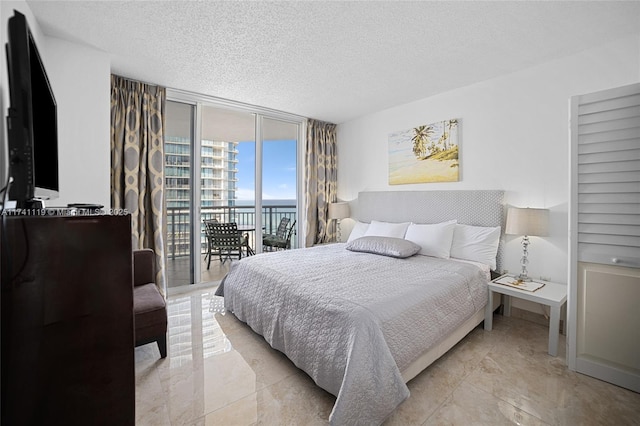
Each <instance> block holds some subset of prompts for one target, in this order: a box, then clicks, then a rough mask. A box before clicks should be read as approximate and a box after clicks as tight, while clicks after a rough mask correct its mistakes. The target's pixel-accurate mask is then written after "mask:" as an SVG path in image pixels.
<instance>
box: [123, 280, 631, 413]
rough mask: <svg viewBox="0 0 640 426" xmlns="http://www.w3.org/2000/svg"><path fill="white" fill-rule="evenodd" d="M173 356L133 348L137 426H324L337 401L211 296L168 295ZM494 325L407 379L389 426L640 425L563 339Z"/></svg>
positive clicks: (622, 395) (535, 329)
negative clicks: (556, 345) (568, 361)
mask: <svg viewBox="0 0 640 426" xmlns="http://www.w3.org/2000/svg"><path fill="white" fill-rule="evenodd" d="M168 307H169V356H168V357H167V358H166V359H164V360H161V359H160V358H159V352H158V349H157V347H156V346H155V344H150V345H146V346H141V347H139V348H137V349H136V352H135V356H136V364H135V366H136V424H137V425H153V426H161V425H173V426H176V425H254V424H261V425H326V424H328V422H327V419H328V417H329V413H330V412H331V408H332V406H333V403H334V399H335V398H334V397H333V396H332V395H330V394H328V393H327V392H325V391H323V390H322V389H320V388H319V387H317V386H316V385H315V384H314V383H313V381H312V380H311V379H310V378H309V377H308V376H307V375H306V374H305V373H303V372H301V371H300V370H298V369H297V368H296V367H295V366H294V365H293V364H292V363H291V362H290V361H289V360H288V359H287V358H286V357H285V356H284V355H282V354H281V353H279V352H277V351H275V350H273V349H271V348H270V347H269V345H268V344H267V343H266V342H265V341H264V340H263V339H262V337H260V336H258V335H256V334H255V333H253V331H251V330H250V329H249V328H248V327H247V326H246V325H244V324H243V323H241V322H239V321H238V320H237V319H236V318H235V317H234V316H233V315H232V314H229V313H227V314H224V313H223V312H224V306H223V301H222V298H219V297H216V296H214V295H213V290H212V289H205V290H199V291H195V292H191V293H186V294H180V295H176V296H172V297H170V298H169V304H168ZM547 339H548V337H547V328H546V327H544V326H541V325H538V324H534V323H532V322H529V321H525V320H521V319H517V318H503V317H501V316H496V317H495V319H494V329H493V331H490V332H487V331H484V330H483V329H482V328H479V327H478V328H476V329H474V330H473V331H472V332H471V333H470V334H469V335H468V336H467V337H466V338H465V339H463V340H462V341H461V342H460V343H458V345H456V346H455V347H454V348H453V349H452V350H450V351H449V352H448V353H447V354H445V355H444V356H443V357H442V358H440V359H439V360H438V361H436V362H435V363H434V364H432V365H431V366H430V367H429V368H427V369H426V370H425V371H423V372H422V373H421V374H420V375H418V376H417V377H416V378H415V379H413V380H412V381H410V382H409V389H410V391H411V396H410V398H409V399H408V400H406V401H405V402H404V403H403V404H402V405H401V406H400V407H399V408H398V409H397V410H396V411H395V413H394V414H393V415H392V416H391V417H390V418H389V419H388V420H387V421H386V422H385V425H443V424H451V425H470V424H477V425H501V424H520V425H547V424H548V425H634V424H635V425H638V424H640V394H637V393H634V392H631V391H628V390H625V389H622V388H619V387H616V386H613V385H610V384H608V383H605V382H602V381H599V380H596V379H593V378H590V377H588V376H584V375H581V374H577V373H574V372H571V371H569V370H568V369H567V368H566V366H565V341H564V336H561V342H560V354H559V356H558V357H557V358H553V357H550V356H549V355H547V352H546V351H547Z"/></svg>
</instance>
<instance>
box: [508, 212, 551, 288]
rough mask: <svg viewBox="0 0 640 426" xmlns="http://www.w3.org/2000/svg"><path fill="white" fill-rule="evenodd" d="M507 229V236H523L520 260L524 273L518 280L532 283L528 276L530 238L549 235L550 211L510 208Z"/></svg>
mask: <svg viewBox="0 0 640 426" xmlns="http://www.w3.org/2000/svg"><path fill="white" fill-rule="evenodd" d="M505 228H506V229H505V231H504V233H505V234H508V235H522V236H523V237H522V258H520V265H521V266H522V272H521V273H520V275H519V276H517V277H516V278H517V279H519V280H522V281H531V278H529V276H528V275H527V265H528V264H529V259H528V258H527V257H528V256H529V252H528V248H529V237H530V236H537V237H546V236H547V235H549V210H548V209H530V208H516V207H510V208H509V211H508V212H507V224H506V227H505Z"/></svg>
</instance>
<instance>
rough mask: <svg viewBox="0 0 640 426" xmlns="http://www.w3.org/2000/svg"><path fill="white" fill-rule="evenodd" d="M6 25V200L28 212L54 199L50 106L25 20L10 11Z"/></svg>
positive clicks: (54, 116) (55, 142)
mask: <svg viewBox="0 0 640 426" xmlns="http://www.w3.org/2000/svg"><path fill="white" fill-rule="evenodd" d="M8 24H9V25H8V28H9V30H8V32H9V34H8V36H9V37H8V42H7V45H6V54H7V67H8V75H9V96H10V99H11V105H10V107H9V111H8V115H7V135H8V148H9V150H8V153H9V176H10V177H11V178H12V179H13V182H12V183H11V186H10V190H9V200H12V201H16V207H18V208H33V207H39V206H42V204H41V202H40V201H39V200H48V199H52V198H57V197H58V192H59V189H60V188H59V184H58V127H57V125H58V120H57V108H56V100H55V97H54V95H53V90H52V89H51V84H50V83H49V78H48V77H47V72H46V71H45V68H44V64H43V63H42V59H41V58H40V54H39V53H38V48H37V46H36V43H35V40H34V38H33V35H32V34H31V31H30V30H29V25H28V24H27V20H26V18H25V16H24V15H23V14H21V13H20V12H18V11H14V15H13V17H11V18H9V23H8Z"/></svg>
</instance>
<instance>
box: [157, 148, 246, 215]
mask: <svg viewBox="0 0 640 426" xmlns="http://www.w3.org/2000/svg"><path fill="white" fill-rule="evenodd" d="M237 145H238V143H237V142H222V141H210V140H202V142H201V149H200V161H201V167H200V183H201V193H200V197H201V199H200V205H201V206H202V207H203V208H205V209H206V208H207V207H218V206H233V205H235V199H236V182H237V178H236V173H237V172H238V168H237V164H238V159H237V155H238V149H237ZM164 150H165V173H164V174H165V199H166V206H167V208H176V207H184V208H189V203H190V198H191V195H190V191H191V189H190V187H191V184H190V179H191V143H190V140H189V139H188V138H180V137H173V136H167V137H166V138H165V145H164Z"/></svg>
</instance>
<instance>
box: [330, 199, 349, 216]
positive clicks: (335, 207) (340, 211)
mask: <svg viewBox="0 0 640 426" xmlns="http://www.w3.org/2000/svg"><path fill="white" fill-rule="evenodd" d="M350 215H351V212H350V211H349V203H331V204H329V219H344V218H347V217H349V216H350Z"/></svg>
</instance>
